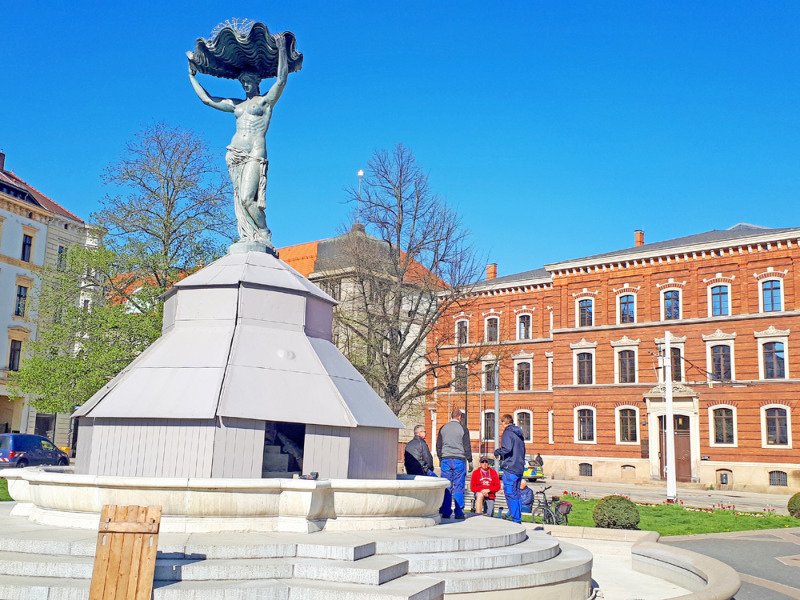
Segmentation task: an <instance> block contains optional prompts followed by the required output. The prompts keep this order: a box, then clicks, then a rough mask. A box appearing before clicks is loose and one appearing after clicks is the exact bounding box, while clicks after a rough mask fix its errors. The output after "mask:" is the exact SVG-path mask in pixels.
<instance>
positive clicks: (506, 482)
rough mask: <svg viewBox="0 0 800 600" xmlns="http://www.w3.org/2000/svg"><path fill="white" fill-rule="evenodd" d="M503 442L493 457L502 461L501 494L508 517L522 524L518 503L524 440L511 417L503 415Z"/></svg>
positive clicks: (522, 468) (523, 457) (522, 467)
mask: <svg viewBox="0 0 800 600" xmlns="http://www.w3.org/2000/svg"><path fill="white" fill-rule="evenodd" d="M501 422H502V423H503V440H502V444H501V446H500V447H499V448H498V449H497V450H495V451H494V455H495V456H497V457H498V458H500V459H502V462H501V463H500V466H501V467H502V468H503V493H504V494H505V495H506V503H507V504H508V516H506V517H504V518H505V519H507V520H509V521H514V522H515V523H522V507H521V506H520V501H519V482H520V479H522V474H523V473H524V472H525V438H524V437H523V434H522V429H520V428H519V427H517V426H516V425H514V419H513V418H512V417H511V415H503V418H502V419H501Z"/></svg>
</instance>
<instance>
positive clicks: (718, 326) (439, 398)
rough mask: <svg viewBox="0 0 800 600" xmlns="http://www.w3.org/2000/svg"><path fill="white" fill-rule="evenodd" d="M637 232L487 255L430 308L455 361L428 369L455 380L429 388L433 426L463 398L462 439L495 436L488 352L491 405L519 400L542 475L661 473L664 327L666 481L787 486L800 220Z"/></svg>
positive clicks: (508, 405)
mask: <svg viewBox="0 0 800 600" xmlns="http://www.w3.org/2000/svg"><path fill="white" fill-rule="evenodd" d="M635 241H636V245H635V246H634V247H632V248H627V249H624V250H618V251H615V252H609V253H607V254H601V255H597V256H590V257H586V258H579V259H575V260H569V261H564V262H559V263H553V264H548V265H546V266H545V267H544V268H542V269H537V270H534V271H527V272H524V273H518V274H516V275H508V276H504V277H494V278H491V277H492V271H491V270H487V274H488V276H489V277H490V278H488V279H487V280H486V281H484V282H482V283H481V284H479V285H478V286H477V287H476V288H475V289H474V290H473V292H472V293H471V294H470V295H469V297H467V298H465V300H464V303H463V305H462V306H461V307H459V309H458V310H456V311H453V312H452V314H448V315H446V316H445V317H444V319H443V320H442V322H441V323H440V327H441V328H442V331H448V330H449V331H450V332H452V336H453V340H454V343H453V344H451V345H448V346H446V347H445V348H444V349H440V356H439V363H440V364H442V363H444V364H449V365H451V366H450V367H449V368H445V369H443V370H442V371H440V373H439V378H440V379H442V378H446V380H449V379H452V380H453V383H452V385H451V386H450V387H449V389H444V390H441V391H438V392H437V393H436V394H435V395H434V396H433V397H432V398H431V399H430V401H429V403H428V411H427V419H428V426H429V428H430V429H431V430H432V431H436V430H438V428H439V427H440V426H441V425H442V424H443V423H444V422H446V420H447V418H448V417H447V415H448V414H449V411H450V409H451V408H453V407H460V408H462V409H465V408H466V409H467V413H468V425H469V428H470V430H471V432H472V436H473V449H474V451H475V452H476V453H479V452H491V451H492V450H493V449H494V442H493V433H492V429H493V419H494V391H493V389H494V377H493V376H492V372H493V369H494V364H495V362H498V361H499V389H500V394H499V395H500V413H501V415H502V414H505V413H511V414H513V415H514V416H515V419H516V422H517V424H519V425H520V426H521V427H522V429H523V430H524V431H525V432H526V434H527V436H528V440H527V444H526V445H527V450H528V452H529V453H533V454H535V453H536V452H540V453H541V454H542V456H543V457H544V458H545V473H546V474H547V475H550V476H555V477H559V478H567V479H580V478H592V479H594V480H604V481H637V480H638V481H643V480H652V479H661V478H662V476H663V467H664V462H663V459H662V457H663V456H665V452H664V449H663V438H664V433H663V432H664V418H665V417H664V415H665V402H664V385H663V383H661V381H662V369H661V368H660V367H659V358H658V357H659V354H660V353H661V351H662V348H663V344H664V336H665V331H670V333H671V335H672V338H673V344H672V353H671V356H672V359H673V361H672V363H673V364H672V373H673V375H674V379H675V381H676V383H675V384H674V385H673V393H674V414H675V441H676V473H677V477H678V481H693V482H700V483H702V484H705V485H708V486H711V485H713V486H715V487H717V488H723V489H725V488H733V489H745V488H746V489H750V490H758V491H770V492H780V491H786V492H789V491H791V490H796V489H797V488H798V487H799V486H800V451H798V449H796V448H795V447H794V446H795V445H797V444H798V441H795V440H800V437H798V436H800V344H798V342H797V341H796V339H797V336H798V334H800V228H792V229H767V228H762V227H755V226H751V225H737V226H735V227H732V228H730V229H727V230H714V231H709V232H706V233H701V234H697V235H692V236H688V237H684V238H678V239H673V240H667V241H664V242H657V243H652V244H644V234H643V233H642V232H637V233H636V239H635ZM495 272H496V268H495ZM792 334H794V337H793V336H792ZM486 344H496V346H494V349H493V351H492V352H490V353H487V354H486V355H484V356H483V361H482V363H472V364H469V365H464V364H461V363H460V360H463V358H461V359H460V357H464V356H466V355H467V354H468V353H469V349H470V348H472V347H473V346H475V345H479V346H480V345H483V346H486ZM447 371H449V372H447ZM465 375H466V377H465ZM432 446H434V447H435V441H432Z"/></svg>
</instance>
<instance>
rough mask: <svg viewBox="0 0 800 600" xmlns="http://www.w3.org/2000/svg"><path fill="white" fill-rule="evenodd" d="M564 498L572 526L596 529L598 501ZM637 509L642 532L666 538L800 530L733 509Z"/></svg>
mask: <svg viewBox="0 0 800 600" xmlns="http://www.w3.org/2000/svg"><path fill="white" fill-rule="evenodd" d="M562 499H563V500H567V501H569V502H572V512H571V513H570V514H569V524H570V525H572V526H577V527H594V526H595V524H594V521H593V520H592V511H593V510H594V507H595V506H596V505H597V502H598V501H597V500H581V499H580V498H577V497H575V496H562ZM638 508H639V514H640V515H641V517H642V520H641V521H640V522H639V529H645V530H648V531H657V532H658V533H660V534H661V535H665V536H666V535H688V534H692V533H719V532H722V531H748V530H751V529H778V528H783V527H800V519H795V518H794V517H785V516H778V515H773V514H759V513H742V512H736V511H734V510H714V511H713V512H708V511H706V510H697V509H691V508H687V507H684V506H679V505H675V504H660V505H654V506H639V507H638ZM525 520H527V521H530V516H527V517H526V519H525Z"/></svg>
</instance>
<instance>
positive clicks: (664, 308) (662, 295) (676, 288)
mask: <svg viewBox="0 0 800 600" xmlns="http://www.w3.org/2000/svg"><path fill="white" fill-rule="evenodd" d="M667 292H678V294H679V296H678V318H677V319H667V318H666V316H667V298H666V296H667ZM659 297H660V298H661V320H662V321H667V320H669V321H680V320H682V319H683V288H682V287H681V286H679V285H673V286H669V287H665V288H662V289H661V290H659Z"/></svg>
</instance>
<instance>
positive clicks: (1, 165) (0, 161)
mask: <svg viewBox="0 0 800 600" xmlns="http://www.w3.org/2000/svg"><path fill="white" fill-rule="evenodd" d="M5 169H6V155H5V153H4V152H3V151H2V150H0V171H5Z"/></svg>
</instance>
